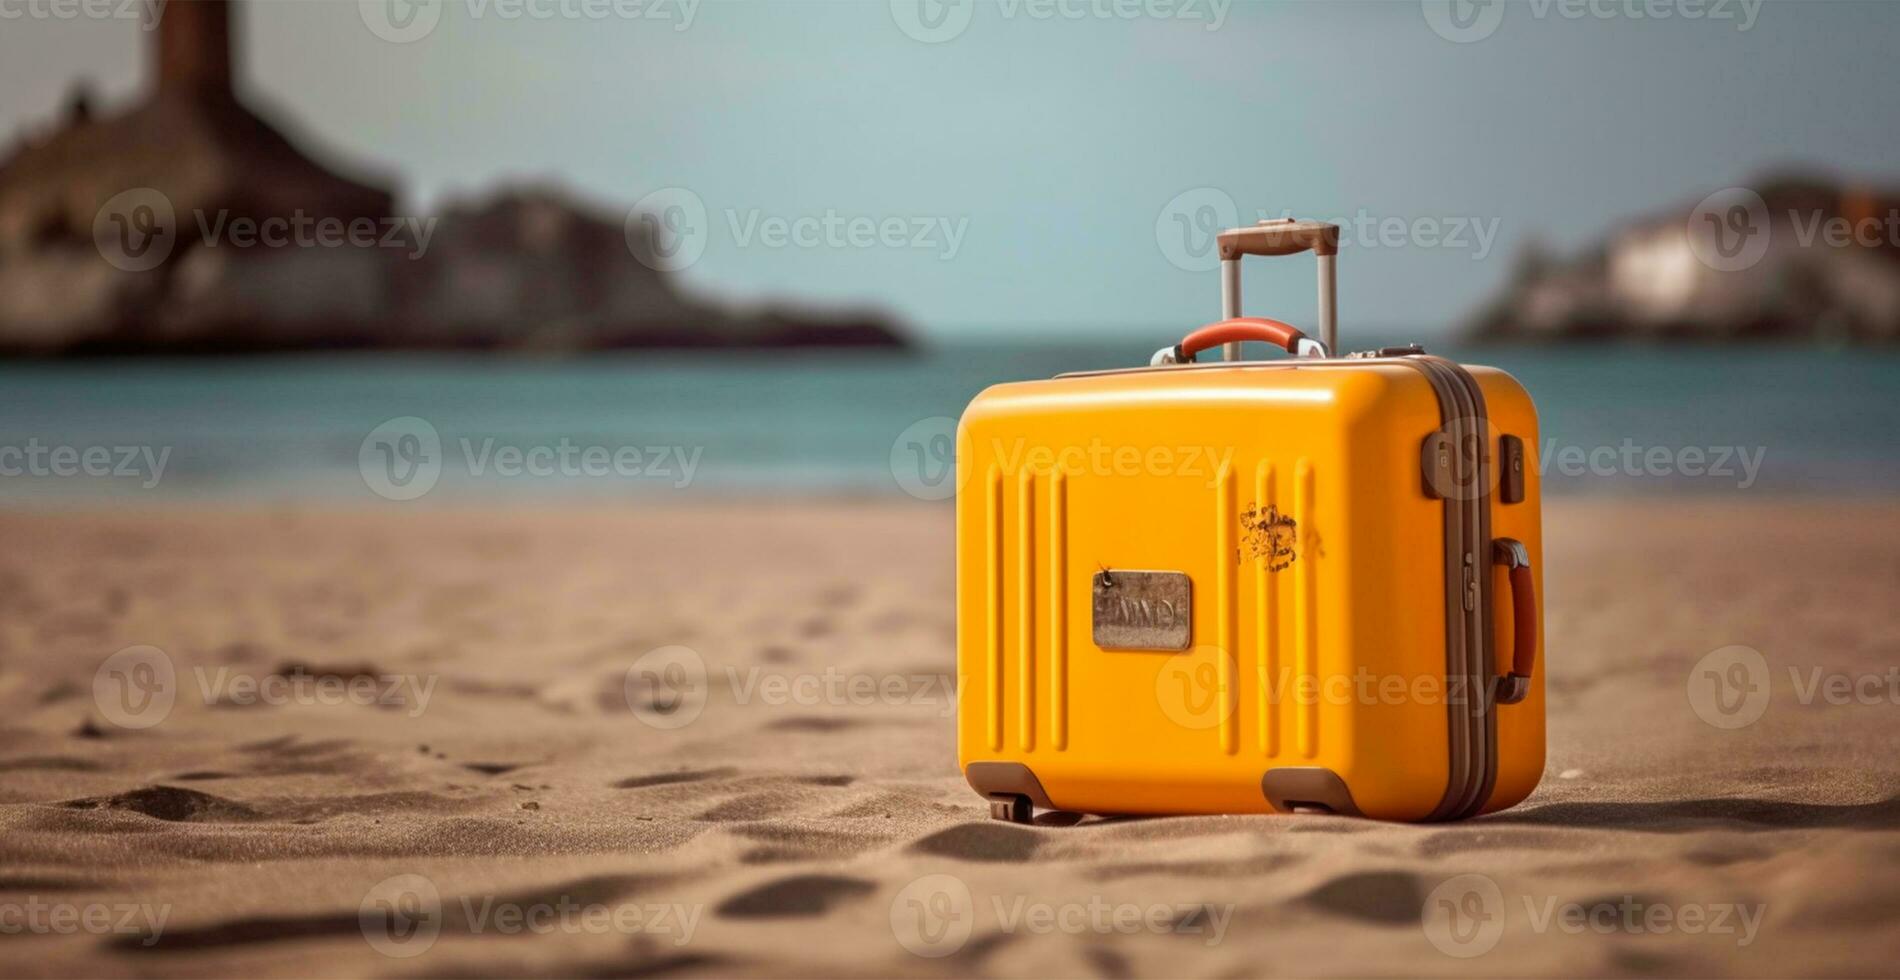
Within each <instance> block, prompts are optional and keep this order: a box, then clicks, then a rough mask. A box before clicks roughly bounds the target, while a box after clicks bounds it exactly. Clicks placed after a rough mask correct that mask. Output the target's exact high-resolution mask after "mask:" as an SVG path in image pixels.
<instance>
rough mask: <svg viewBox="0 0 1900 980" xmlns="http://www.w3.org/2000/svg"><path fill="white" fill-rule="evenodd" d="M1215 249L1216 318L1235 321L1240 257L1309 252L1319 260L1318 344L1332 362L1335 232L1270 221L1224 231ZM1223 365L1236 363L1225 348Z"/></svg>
mask: <svg viewBox="0 0 1900 980" xmlns="http://www.w3.org/2000/svg"><path fill="white" fill-rule="evenodd" d="M1214 239H1215V241H1216V242H1218V243H1219V246H1220V306H1221V310H1220V315H1221V319H1223V320H1232V319H1234V318H1235V317H1238V316H1240V259H1241V256H1243V255H1297V254H1298V253H1300V252H1304V251H1307V250H1308V249H1311V250H1312V252H1313V254H1314V255H1316V256H1318V257H1319V342H1320V344H1321V345H1322V346H1323V347H1324V348H1325V350H1326V353H1324V354H1322V355H1320V356H1322V357H1330V356H1332V352H1333V351H1334V350H1337V349H1338V348H1339V286H1338V280H1337V276H1336V274H1335V271H1334V268H1333V263H1334V260H1335V259H1337V258H1338V257H1339V226H1338V225H1335V224H1331V223H1329V222H1325V221H1295V220H1293V219H1292V218H1273V219H1270V220H1266V221H1261V222H1259V223H1258V224H1255V225H1253V226H1252V227H1249V228H1229V229H1227V230H1226V231H1223V232H1221V233H1220V234H1218V235H1216V236H1214ZM1226 355H1227V360H1230V361H1238V360H1240V345H1239V344H1231V345H1229V346H1228V347H1227V350H1226Z"/></svg>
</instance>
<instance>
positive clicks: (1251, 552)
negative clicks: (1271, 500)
mask: <svg viewBox="0 0 1900 980" xmlns="http://www.w3.org/2000/svg"><path fill="white" fill-rule="evenodd" d="M1240 527H1241V529H1242V530H1243V531H1245V532H1246V534H1245V535H1244V536H1243V537H1242V538H1241V542H1240V547H1239V548H1237V549H1235V550H1236V554H1235V555H1234V562H1235V564H1240V565H1244V564H1246V563H1247V561H1248V559H1265V561H1266V563H1267V571H1269V572H1277V571H1280V570H1281V569H1283V568H1286V567H1287V566H1289V565H1291V564H1293V563H1294V562H1295V561H1298V560H1299V557H1300V556H1299V547H1298V542H1299V539H1300V538H1299V530H1300V525H1299V522H1297V521H1295V520H1294V519H1293V518H1291V517H1287V516H1286V515H1284V514H1281V513H1280V509H1279V508H1278V507H1276V506H1275V505H1273V504H1268V505H1267V506H1266V509H1265V510H1262V509H1261V508H1260V505H1259V504H1248V505H1247V509H1246V510H1243V511H1241V512H1240Z"/></svg>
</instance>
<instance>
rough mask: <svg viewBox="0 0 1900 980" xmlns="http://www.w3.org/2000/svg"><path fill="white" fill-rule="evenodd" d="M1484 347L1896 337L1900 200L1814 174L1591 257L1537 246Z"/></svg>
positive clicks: (1488, 320)
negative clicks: (1490, 343) (1492, 343)
mask: <svg viewBox="0 0 1900 980" xmlns="http://www.w3.org/2000/svg"><path fill="white" fill-rule="evenodd" d="M1470 334H1471V335H1472V336H1474V337H1475V338H1478V339H1482V340H1512V341H1517V340H1536V341H1560V340H1599V339H1619V338H1648V339H1668V340H1682V339H1688V340H1700V341H1718V342H1719V341H1736V340H1757V339H1760V340H1776V339H1793V340H1826V341H1830V342H1841V341H1864V342H1893V341H1896V340H1900V197H1896V196H1894V195H1888V194H1883V193H1879V192H1875V191H1871V190H1867V189H1864V188H1857V187H1846V186H1841V185H1837V184H1834V183H1832V182H1829V181H1824V180H1818V179H1813V178H1777V179H1770V180H1765V181H1762V182H1760V183H1757V184H1755V185H1754V186H1753V187H1752V188H1730V189H1728V190H1726V191H1723V192H1720V193H1717V194H1714V195H1710V196H1709V197H1708V198H1705V199H1703V200H1702V201H1701V202H1698V203H1696V204H1693V205H1690V206H1685V207H1682V208H1679V209H1676V210H1672V211H1670V212H1668V213H1666V214H1662V215H1658V216H1655V217H1651V218H1648V219H1643V220H1639V221H1637V222H1634V223H1632V224H1630V225H1629V226H1627V227H1625V228H1623V229H1621V230H1619V231H1617V232H1616V233H1614V234H1613V235H1611V236H1609V237H1608V238H1607V239H1606V240H1605V241H1603V242H1602V243H1600V244H1598V245H1595V246H1593V247H1591V248H1589V249H1587V250H1585V251H1584V252H1583V253H1582V254H1580V255H1577V256H1574V257H1571V258H1568V259H1560V258H1556V257H1553V256H1551V255H1550V254H1549V253H1548V252H1546V251H1544V250H1543V249H1540V248H1536V247H1533V248H1530V249H1527V250H1526V251H1525V252H1524V254H1522V255H1521V256H1520V257H1519V260H1518V266H1517V269H1516V271H1515V273H1514V274H1513V276H1512V279H1511V282H1510V284H1509V285H1508V286H1507V287H1506V289H1505V290H1504V292H1503V294H1502V295H1501V296H1500V297H1499V298H1498V299H1497V300H1496V301H1494V302H1493V303H1492V304H1490V305H1489V306H1487V307H1486V308H1485V309H1484V310H1483V311H1482V312H1481V313H1480V314H1479V315H1478V316H1477V317H1476V318H1475V321H1474V323H1473V324H1472V326H1471V329H1470Z"/></svg>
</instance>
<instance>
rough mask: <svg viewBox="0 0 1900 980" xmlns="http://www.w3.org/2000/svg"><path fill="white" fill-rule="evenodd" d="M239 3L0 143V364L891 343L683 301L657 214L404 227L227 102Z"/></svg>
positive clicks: (877, 325)
mask: <svg viewBox="0 0 1900 980" xmlns="http://www.w3.org/2000/svg"><path fill="white" fill-rule="evenodd" d="M233 12H234V8H233V7H232V5H230V4H227V3H225V2H223V0H197V2H193V3H188V4H175V5H172V6H171V7H168V8H166V12H165V16H164V17H163V19H162V20H161V21H160V22H159V24H158V30H157V32H156V35H155V37H156V42H155V43H156V49H155V54H154V58H153V61H152V64H153V70H154V78H153V81H152V85H151V94H150V96H149V97H148V98H147V99H145V100H144V101H143V102H141V103H139V104H137V105H134V106H131V107H129V108H126V109H124V110H122V111H118V112H115V113H113V114H111V115H107V116H98V115H96V114H95V112H94V109H93V105H92V99H91V98H90V97H89V96H88V95H87V94H86V93H85V91H84V90H83V89H80V90H77V91H75V93H74V95H73V96H72V98H71V99H70V100H69V102H68V105H67V107H66V110H65V113H64V115H63V116H62V117H61V118H60V119H59V120H58V122H57V123H56V125H55V126H54V127H52V128H51V129H49V130H48V131H46V132H42V133H33V134H26V135H24V136H23V137H22V138H20V139H19V140H18V141H17V142H16V143H15V144H14V145H13V146H11V147H7V148H0V352H5V353H13V354H27V355H71V354H115V355H116V354H160V353H224V352H240V351H295V350H312V349H337V348H402V349H491V350H508V349H533V350H540V351H549V350H590V349H602V348H646V347H799V346H834V345H849V346H884V347H897V346H903V345H904V340H903V338H902V336H901V335H900V334H899V332H898V331H897V330H896V328H895V327H893V326H892V325H891V324H890V323H889V322H888V321H887V320H885V319H884V318H882V317H880V316H877V315H875V314H872V313H868V312H862V311H858V312H851V311H845V312H830V313H824V312H817V311H809V310H784V309H767V310H751V311H747V310H739V309H734V308H727V307H724V306H721V305H718V304H715V303H712V302H708V301H705V300H701V299H696V298H693V297H690V296H687V295H685V294H683V293H681V292H680V291H679V290H678V289H676V288H675V287H674V285H673V283H672V280H671V278H670V277H669V276H668V275H667V274H666V273H665V272H662V271H659V270H662V269H667V268H671V266H670V265H669V264H668V263H665V262H661V261H658V260H657V259H656V256H655V243H654V241H653V239H652V233H651V229H652V228H653V227H654V226H655V225H654V223H653V222H652V221H649V220H645V218H644V217H643V216H641V215H638V214H634V215H630V216H627V219H626V220H622V216H623V214H624V212H621V213H616V212H615V211H614V210H613V209H604V208H603V209H596V208H592V207H589V206H586V205H583V204H581V203H579V202H576V201H574V200H572V199H570V198H569V197H567V196H566V195H564V194H563V193H561V192H560V191H559V190H557V189H553V188H545V187H523V188H510V189H504V190H500V191H497V192H495V193H493V194H492V195H490V196H489V197H487V198H486V199H484V200H480V201H476V202H470V203H462V204H454V205H451V206H450V207H448V208H447V209H446V210H445V211H444V212H443V213H441V214H439V215H433V216H400V215H397V214H396V213H395V208H394V204H393V200H394V197H393V194H392V193H391V191H390V190H388V189H387V188H388V183H389V182H388V181H387V180H386V179H385V178H383V177H380V176H377V175H369V176H360V175H359V176H345V175H343V174H342V173H341V172H339V170H338V169H337V168H334V167H332V166H329V165H326V164H322V163H319V162H317V160H316V159H315V158H314V157H312V156H310V155H307V153H306V152H305V150H304V149H302V148H301V147H300V145H299V144H307V143H308V141H307V140H298V141H293V140H292V139H290V138H288V137H286V136H285V135H284V134H283V132H282V131H280V129H279V128H278V127H277V126H276V125H274V124H273V123H271V122H270V121H268V120H267V119H266V118H265V117H264V116H263V115H260V114H259V113H257V112H255V111H253V109H252V107H251V106H250V105H249V104H248V103H247V101H246V100H245V99H243V98H241V97H240V93H239V88H240V86H239V84H238V82H237V81H236V79H237V78H238V73H237V72H236V71H235V69H234V66H233V64H232V62H233V60H234V59H233V56H232V40H231V39H232V37H233V36H234V33H233V31H232V30H231V20H232V16H233Z"/></svg>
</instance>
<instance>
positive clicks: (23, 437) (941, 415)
mask: <svg viewBox="0 0 1900 980" xmlns="http://www.w3.org/2000/svg"><path fill="white" fill-rule="evenodd" d="M1159 345H1160V342H1159V341H1156V340H1155V339H1154V338H1152V337H1148V338H1123V339H1116V340H1108V341H1102V342H1099V343H1090V344H1083V343H1078V342H1070V341H1064V342H1044V343H1035V342H1024V343H1019V344H1001V343H990V344H981V345H974V344H973V345H959V344H949V345H940V346H935V347H932V348H930V349H928V350H926V351H923V352H918V353H910V354H889V353H873V352H826V351H813V352H798V353H770V354H759V353H752V354H728V353H693V354H684V353H681V354H657V355H656V354H614V355H604V356H593V357H587V358H582V359H564V360H534V359H509V358H491V357H444V356H390V355H336V356H303V357H277V358H235V359H217V360H156V361H125V362H84V363H13V364H7V365H0V501H4V502H6V503H9V504H15V505H46V504H52V505H67V504H74V503H80V504H86V503H94V502H101V501H109V502H115V503H117V502H132V503H138V502H155V501H156V502H193V501H202V502H207V503H213V504H225V503H239V502H260V503H274V502H299V501H322V502H351V501H357V502H368V503H376V504H380V503H381V502H382V501H384V499H385V498H394V499H405V498H412V499H414V500H420V501H423V502H425V503H441V502H456V501H469V500H477V501H480V500H488V499H493V498H497V497H527V498H540V497H594V498H599V497H608V498H617V497H628V498H638V499H641V500H658V499H668V498H680V499H687V498H691V497H702V496H706V495H717V494H736V495H756V494H760V493H765V494H788V495H799V494H819V493H833V492H845V493H853V494H873V495H876V494H884V495H904V494H906V493H910V494H912V495H921V496H924V497H926V498H928V497H933V496H940V495H941V493H940V492H939V491H941V490H944V489H947V486H948V484H947V483H945V482H944V478H943V469H942V467H943V465H944V464H945V463H947V448H948V445H949V443H948V441H947V439H946V438H945V436H946V435H947V433H948V432H949V431H950V429H949V426H950V420H953V419H954V418H955V417H956V416H957V415H958V413H959V412H960V411H961V410H962V408H963V406H964V405H965V404H966V403H967V402H968V401H969V400H970V398H971V397H972V396H973V395H975V394H976V393H977V392H978V391H980V390H982V389H983V388H984V387H985V386H987V385H990V384H994V383H996V382H1000V381H1009V380H1021V379H1027V378H1042V377H1048V376H1050V375H1052V374H1056V373H1058V372H1061V371H1071V370H1085V369H1095V368H1107V367H1118V366H1126V365H1131V364H1138V363H1141V362H1143V361H1144V360H1145V358H1146V357H1147V355H1148V354H1149V353H1151V352H1152V351H1153V349H1154V348H1155V347H1157V346H1159ZM1374 345H1375V342H1374V341H1366V342H1364V343H1363V346H1374ZM1428 347H1430V349H1432V350H1433V351H1434V352H1435V353H1442V354H1445V355H1447V356H1452V357H1456V358H1458V359H1459V360H1462V361H1466V362H1469V363H1484V364H1492V365H1495V366H1498V367H1502V368H1504V369H1506V370H1508V371H1510V372H1511V373H1513V374H1514V375H1516V376H1517V377H1518V379H1519V380H1521V381H1522V382H1523V383H1524V384H1525V386H1526V387H1527V388H1528V389H1529V390H1530V391H1531V393H1532V395H1533V396H1534V397H1535V399H1536V401H1537V405H1538V410H1539V416H1540V420H1541V424H1542V427H1543V434H1542V445H1540V446H1539V449H1540V455H1541V456H1542V457H1543V460H1542V462H1543V465H1544V475H1545V480H1546V490H1547V492H1548V493H1551V494H1640V493H1689V494H1711V495H1731V494H1781V495H1787V494H1797V495H1798V494H1824V495H1835V494H1848V495H1855V496H1872V495H1885V494H1891V493H1894V492H1896V491H1900V353H1896V352H1893V351H1866V350H1818V349H1807V348H1799V349H1796V348H1772V347H1750V348H1732V349H1718V348H1686V347H1620V346H1609V347H1570V348H1535V347H1529V348H1527V347H1494V348H1485V347H1469V346H1465V347H1460V346H1454V345H1444V344H1439V345H1428ZM392 420H395V421H392ZM431 440H433V441H431ZM418 467H421V469H418ZM418 474H420V476H418ZM424 484H427V486H424ZM419 488H420V490H423V491H426V492H418V489H419Z"/></svg>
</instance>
